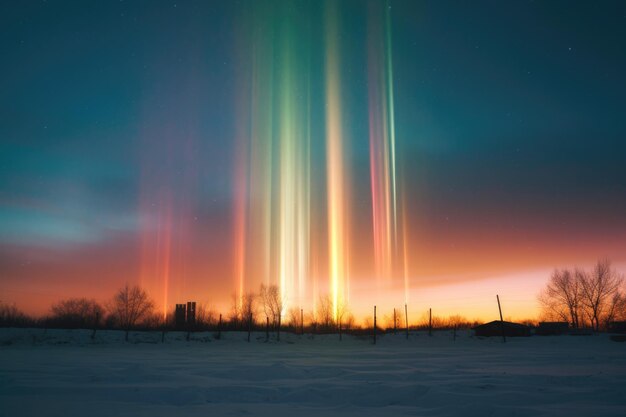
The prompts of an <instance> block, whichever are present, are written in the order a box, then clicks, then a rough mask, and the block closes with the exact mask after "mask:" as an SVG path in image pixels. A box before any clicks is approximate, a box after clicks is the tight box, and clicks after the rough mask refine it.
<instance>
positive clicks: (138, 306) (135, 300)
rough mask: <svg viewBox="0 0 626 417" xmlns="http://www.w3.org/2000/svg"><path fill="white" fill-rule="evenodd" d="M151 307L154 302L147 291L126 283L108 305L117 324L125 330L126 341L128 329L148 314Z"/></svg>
mask: <svg viewBox="0 0 626 417" xmlns="http://www.w3.org/2000/svg"><path fill="white" fill-rule="evenodd" d="M153 309H154V302H153V301H152V300H151V299H150V297H149V296H148V293H147V292H146V291H145V290H143V289H142V288H140V287H138V286H132V287H131V286H129V285H128V284H126V285H125V286H124V287H123V288H120V289H119V291H118V292H117V293H116V294H115V296H113V300H112V301H111V304H110V306H109V310H110V312H111V315H112V316H113V317H114V318H115V320H116V322H117V323H118V324H119V326H120V327H121V328H122V329H124V330H125V331H126V340H127V341H128V331H129V330H130V329H131V328H133V327H135V326H136V325H137V323H139V322H140V321H141V320H142V319H144V318H146V317H148V316H150V314H151V313H152V310H153Z"/></svg>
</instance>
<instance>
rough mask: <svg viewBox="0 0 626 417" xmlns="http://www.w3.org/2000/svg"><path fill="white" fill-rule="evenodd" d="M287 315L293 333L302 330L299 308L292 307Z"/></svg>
mask: <svg viewBox="0 0 626 417" xmlns="http://www.w3.org/2000/svg"><path fill="white" fill-rule="evenodd" d="M287 315H288V318H289V321H288V325H289V327H290V328H292V329H293V331H296V330H297V329H298V328H300V325H301V323H300V321H301V314H300V309H299V308H298V307H292V308H290V309H289V311H288V312H287Z"/></svg>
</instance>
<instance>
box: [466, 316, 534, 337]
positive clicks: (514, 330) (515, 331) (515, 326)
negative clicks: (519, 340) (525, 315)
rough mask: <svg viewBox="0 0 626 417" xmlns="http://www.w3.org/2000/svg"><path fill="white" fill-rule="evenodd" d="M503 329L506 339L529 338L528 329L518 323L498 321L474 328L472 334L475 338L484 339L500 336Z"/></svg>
mask: <svg viewBox="0 0 626 417" xmlns="http://www.w3.org/2000/svg"><path fill="white" fill-rule="evenodd" d="M503 329H504V335H505V336H506V337H517V336H530V327H528V326H525V325H523V324H519V323H512V322H510V321H500V320H494V321H492V322H489V323H485V324H481V325H480V326H476V327H474V333H475V334H476V336H484V337H490V336H502V332H503Z"/></svg>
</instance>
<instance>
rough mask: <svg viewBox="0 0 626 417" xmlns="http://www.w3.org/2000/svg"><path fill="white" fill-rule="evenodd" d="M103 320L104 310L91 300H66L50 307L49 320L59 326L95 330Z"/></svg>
mask: <svg viewBox="0 0 626 417" xmlns="http://www.w3.org/2000/svg"><path fill="white" fill-rule="evenodd" d="M103 318H104V308H102V306H101V305H100V304H98V302H97V301H96V300H93V299H87V298H68V299H66V300H61V301H59V302H58V303H56V304H54V305H53V306H52V317H51V320H52V321H53V322H54V323H55V324H57V325H59V326H65V327H73V328H90V329H94V330H95V329H96V328H97V327H99V326H100V324H101V322H102V319H103Z"/></svg>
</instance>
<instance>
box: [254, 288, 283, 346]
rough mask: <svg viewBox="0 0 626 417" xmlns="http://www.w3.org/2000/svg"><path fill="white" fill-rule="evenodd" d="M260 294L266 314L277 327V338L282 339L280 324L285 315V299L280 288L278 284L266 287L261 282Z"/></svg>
mask: <svg viewBox="0 0 626 417" xmlns="http://www.w3.org/2000/svg"><path fill="white" fill-rule="evenodd" d="M259 296H260V297H261V302H262V303H263V311H264V312H265V316H266V317H268V318H269V319H270V321H271V323H272V326H273V327H274V328H275V329H276V339H277V340H280V325H281V319H282V315H283V300H282V296H281V294H280V289H279V288H278V286H277V285H270V286H269V287H266V286H265V285H263V284H261V289H260V291H259Z"/></svg>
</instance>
